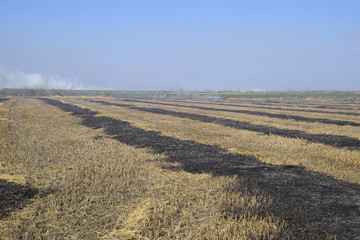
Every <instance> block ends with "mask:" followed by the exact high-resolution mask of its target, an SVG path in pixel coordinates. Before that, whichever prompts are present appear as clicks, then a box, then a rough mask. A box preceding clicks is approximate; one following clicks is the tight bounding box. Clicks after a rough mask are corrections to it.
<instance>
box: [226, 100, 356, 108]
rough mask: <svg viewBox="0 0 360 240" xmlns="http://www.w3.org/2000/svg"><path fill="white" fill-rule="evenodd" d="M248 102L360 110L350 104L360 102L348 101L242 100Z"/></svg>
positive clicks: (265, 104) (267, 104)
mask: <svg viewBox="0 0 360 240" xmlns="http://www.w3.org/2000/svg"><path fill="white" fill-rule="evenodd" d="M244 101H246V102H248V103H251V104H254V105H260V106H278V105H279V104H281V105H282V106H285V105H287V106H293V105H294V104H295V105H296V106H297V107H303V108H318V109H335V110H360V108H359V107H349V104H353V105H356V104H357V105H359V102H347V103H329V104H323V103H306V102H304V100H303V101H286V100H265V101H262V102H259V101H254V100H244V99H242V100H241V102H244ZM233 102H234V103H238V102H239V100H236V101H233Z"/></svg>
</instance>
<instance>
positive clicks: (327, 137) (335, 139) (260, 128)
mask: <svg viewBox="0 0 360 240" xmlns="http://www.w3.org/2000/svg"><path fill="white" fill-rule="evenodd" d="M88 101H90V102H94V103H101V104H104V105H113V106H118V107H127V108H130V109H134V110H138V111H144V112H150V113H156V114H162V115H168V116H174V117H180V118H187V119H191V120H196V121H201V122H206V123H215V124H218V125H222V126H226V127H232V128H236V129H241V130H249V131H253V132H259V133H264V134H267V135H271V134H274V135H278V136H282V137H288V138H295V139H297V138H300V139H304V140H307V141H310V142H316V143H322V144H326V145H330V146H333V147H348V148H350V149H354V150H358V149H360V140H358V139H356V138H351V137H347V136H341V135H332V134H309V133H306V132H304V131H300V130H291V129H280V128H276V127H271V126H266V125H255V124H251V123H249V122H241V121H236V120H231V119H224V118H217V117H210V116H206V115H201V114H194V113H186V112H177V111H176V112H175V111H170V110H165V109H161V108H146V107H137V106H134V105H130V104H120V103H110V102H106V101H97V100H88Z"/></svg>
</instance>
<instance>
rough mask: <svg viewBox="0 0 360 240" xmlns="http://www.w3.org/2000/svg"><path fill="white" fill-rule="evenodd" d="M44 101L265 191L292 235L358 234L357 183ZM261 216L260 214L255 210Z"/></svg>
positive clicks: (115, 134) (173, 158)
mask: <svg viewBox="0 0 360 240" xmlns="http://www.w3.org/2000/svg"><path fill="white" fill-rule="evenodd" d="M41 100H42V101H44V102H45V103H47V104H49V105H52V106H56V107H58V108H59V109H61V110H62V111H64V112H68V113H70V114H71V115H73V116H76V117H79V118H80V119H82V123H81V124H82V125H84V126H86V127H90V128H93V129H99V128H102V129H103V130H104V132H105V133H106V134H107V135H109V136H111V137H112V138H114V139H116V140H118V141H120V142H122V143H125V144H127V145H130V146H134V147H137V148H148V149H151V150H152V151H153V152H154V153H158V154H163V155H165V156H166V161H169V162H177V163H180V164H181V167H182V169H183V170H185V171H188V172H191V173H202V172H208V173H212V174H213V175H214V176H231V175H238V176H239V177H240V178H242V179H244V180H245V181H246V184H247V186H248V188H249V189H250V190H251V189H260V191H261V192H262V193H263V195H264V196H271V198H272V199H273V203H272V206H271V208H270V209H269V211H271V212H272V213H273V214H274V216H277V217H279V218H280V219H284V220H285V221H287V223H288V226H287V227H288V228H289V229H291V230H292V232H293V233H294V237H295V238H301V239H304V238H307V239H325V238H327V237H328V236H330V235H336V236H337V237H338V239H341V238H345V239H353V238H354V237H355V236H359V235H360V187H359V185H357V184H352V183H347V182H343V181H339V180H335V179H333V178H331V177H327V176H323V175H321V174H319V173H314V172H306V171H303V170H302V169H301V168H299V167H294V166H286V165H284V166H275V165H271V164H266V163H262V162H260V161H258V160H257V159H256V158H254V157H251V156H245V155H241V154H230V153H226V152H225V151H224V150H223V149H221V148H219V147H215V146H211V145H205V144H200V143H197V142H194V141H183V140H179V139H176V138H172V137H167V136H162V135H161V134H160V132H155V131H147V130H144V129H141V128H138V127H134V126H132V125H131V124H130V123H129V122H125V121H121V120H117V119H114V118H110V117H104V116H96V115H97V114H99V112H96V111H91V110H89V109H85V108H81V107H78V106H75V105H71V104H66V103H63V102H61V101H58V100H54V99H46V98H42V99H41ZM259 216H261V213H259Z"/></svg>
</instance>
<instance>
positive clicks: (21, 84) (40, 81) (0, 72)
mask: <svg viewBox="0 0 360 240" xmlns="http://www.w3.org/2000/svg"><path fill="white" fill-rule="evenodd" d="M2 88H42V89H67V90H68V89H84V87H83V85H82V84H81V83H80V82H79V81H78V79H77V78H75V77H73V78H63V77H60V76H55V75H43V74H40V73H24V72H23V71H21V70H16V69H11V70H10V69H6V68H4V67H3V66H1V65H0V89H2Z"/></svg>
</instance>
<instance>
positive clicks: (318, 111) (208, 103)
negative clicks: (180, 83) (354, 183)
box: [175, 100, 360, 116]
mask: <svg viewBox="0 0 360 240" xmlns="http://www.w3.org/2000/svg"><path fill="white" fill-rule="evenodd" d="M175 102H180V103H190V104H204V105H205V104H206V105H220V106H227V107H241V108H258V109H268V110H281V111H294V112H309V113H328V114H340V115H352V116H360V113H354V112H342V111H336V112H331V111H321V110H314V109H295V108H281V107H269V106H251V105H243V104H240V103H239V104H231V103H221V102H205V101H196V102H190V101H183V100H176V101H175Z"/></svg>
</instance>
